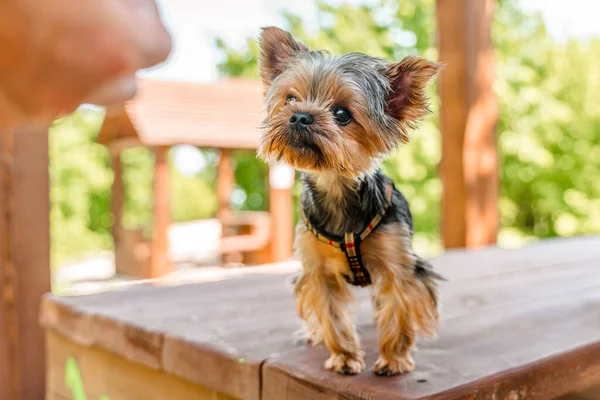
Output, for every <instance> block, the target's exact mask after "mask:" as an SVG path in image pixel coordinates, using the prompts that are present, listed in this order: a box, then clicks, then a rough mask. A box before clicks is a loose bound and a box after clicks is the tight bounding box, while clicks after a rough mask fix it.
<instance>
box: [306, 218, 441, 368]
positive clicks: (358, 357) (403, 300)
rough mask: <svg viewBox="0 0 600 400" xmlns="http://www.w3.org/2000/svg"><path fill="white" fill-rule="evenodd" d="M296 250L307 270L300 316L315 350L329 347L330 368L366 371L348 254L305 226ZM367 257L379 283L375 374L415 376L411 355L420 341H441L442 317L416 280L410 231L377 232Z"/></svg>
mask: <svg viewBox="0 0 600 400" xmlns="http://www.w3.org/2000/svg"><path fill="white" fill-rule="evenodd" d="M295 246H296V250H297V253H298V256H299V257H300V258H301V260H302V265H303V272H302V275H301V277H300V279H299V281H298V283H297V286H296V296H297V307H298V315H299V316H300V318H301V319H303V320H304V322H305V323H306V324H307V331H308V333H309V335H310V336H309V339H311V341H312V342H313V343H315V344H316V343H320V342H321V341H323V342H324V344H325V346H327V348H328V349H329V351H331V354H332V357H331V358H330V359H329V360H328V362H327V363H326V367H328V368H330V369H332V370H334V371H337V372H340V371H341V370H342V368H344V367H345V368H350V370H351V371H352V372H354V373H358V372H360V371H362V370H363V368H364V363H362V360H363V352H362V350H361V348H360V341H359V338H358V335H357V334H356V329H355V327H354V324H353V322H352V314H351V313H350V310H349V305H350V304H351V302H352V301H353V300H354V299H353V296H352V294H351V292H350V290H349V288H348V285H347V283H346V282H345V280H344V275H347V274H348V273H349V270H348V264H347V261H346V258H345V256H344V254H343V253H342V252H341V251H340V250H339V249H337V248H334V247H332V246H329V245H327V244H326V243H323V242H321V241H319V240H317V239H316V238H315V236H314V235H313V234H312V233H310V232H309V231H307V230H306V227H305V226H304V224H302V223H300V224H299V225H298V227H297V229H296V243H295ZM361 251H362V254H363V260H364V262H365V266H366V268H367V269H368V270H369V272H370V273H371V274H372V278H373V286H372V288H371V290H372V294H373V302H374V304H373V305H374V309H375V319H376V321H377V326H378V329H379V336H380V339H379V351H380V358H379V360H378V361H377V362H376V363H375V364H374V366H373V368H374V370H375V371H376V372H378V371H380V370H382V369H383V368H387V369H388V370H390V371H391V373H393V374H396V373H404V372H409V371H411V370H412V368H413V367H414V363H413V361H412V358H411V355H410V350H411V348H412V347H413V345H414V343H415V337H416V335H417V334H420V335H427V336H432V335H435V330H436V328H437V320H438V314H437V309H436V301H435V298H433V297H432V295H431V293H430V291H429V290H428V288H427V287H425V285H424V284H423V283H422V282H421V281H420V280H418V279H416V278H415V277H414V265H415V262H416V256H415V255H414V252H413V250H412V247H411V243H410V235H409V232H408V229H407V227H406V226H404V225H402V224H400V223H396V224H392V225H389V226H386V227H385V228H382V229H380V230H377V231H375V232H374V233H373V234H372V235H370V236H369V237H368V238H367V239H366V240H365V241H364V242H363V243H362V245H361ZM343 361H346V364H344V363H343ZM359 367H360V368H359Z"/></svg>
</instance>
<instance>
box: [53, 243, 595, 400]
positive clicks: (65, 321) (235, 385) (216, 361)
mask: <svg viewBox="0 0 600 400" xmlns="http://www.w3.org/2000/svg"><path fill="white" fill-rule="evenodd" d="M433 263H434V265H435V266H436V268H437V269H438V271H440V272H441V273H443V274H444V275H445V276H446V277H447V278H448V280H449V281H448V282H447V283H445V284H444V285H443V287H442V290H441V292H442V293H441V295H442V301H443V311H442V322H441V328H440V332H439V338H438V339H437V340H433V341H422V342H420V344H419V350H418V351H417V352H416V353H415V359H416V363H417V368H416V370H415V371H414V372H413V373H410V374H407V375H404V376H400V377H392V378H382V377H377V376H375V375H374V374H372V373H371V372H370V371H366V372H364V373H363V374H361V375H358V376H355V377H344V376H338V375H335V374H333V373H330V372H328V371H325V370H324V369H323V366H322V365H323V362H324V360H325V358H326V355H327V354H326V351H325V350H324V349H323V348H320V347H317V348H311V347H308V346H307V345H305V344H304V343H303V342H302V341H299V340H297V339H296V338H295V336H294V332H295V331H296V330H297V328H298V327H299V320H298V318H297V317H296V314H295V309H294V302H293V298H292V295H291V287H290V283H289V278H290V273H289V271H290V270H289V268H287V269H286V268H281V267H278V266H272V267H259V268H252V269H248V270H244V272H243V275H242V276H239V273H238V276H237V277H233V278H228V279H223V280H221V281H217V282H205V283H200V284H191V285H183V286H174V287H166V286H162V287H160V286H159V287H150V286H140V287H137V288H133V289H127V290H126V291H119V292H109V293H104V294H98V295H91V296H83V297H71V298H58V297H55V296H51V295H50V296H47V297H46V298H45V300H44V304H43V311H42V323H43V325H44V327H45V328H46V331H47V339H48V353H49V354H48V375H47V385H48V391H47V393H48V397H47V398H48V399H61V400H63V399H73V398H75V397H74V395H73V390H75V389H76V388H80V389H77V390H84V391H85V393H86V395H87V398H88V399H100V398H102V397H101V396H107V398H109V399H110V400H118V399H177V400H186V399H230V398H239V399H251V400H256V399H264V400H292V399H318V400H324V399H386V400H391V399H398V400H399V399H507V400H517V399H553V398H558V397H561V396H566V395H569V396H571V397H570V398H580V399H584V398H585V399H594V398H596V399H599V398H600V394H599V392H598V391H596V390H594V386H595V385H600V238H598V237H595V238H594V237H589V238H577V239H568V240H550V241H545V242H541V243H538V244H535V245H532V246H530V247H527V248H524V249H521V250H512V251H511V250H500V249H496V248H489V249H485V250H481V251H472V252H450V253H447V254H446V255H444V256H442V257H439V258H437V259H434V260H433ZM357 295H358V297H359V299H360V301H359V305H360V307H359V310H358V314H359V315H358V325H359V328H360V333H361V336H362V338H363V342H364V347H365V349H366V351H367V362H368V363H372V362H373V361H374V360H375V358H376V350H377V342H376V333H375V328H374V324H373V322H372V316H371V308H370V305H369V302H368V292H367V291H366V290H357ZM79 378H81V382H80V381H79ZM74 388H75V389H74Z"/></svg>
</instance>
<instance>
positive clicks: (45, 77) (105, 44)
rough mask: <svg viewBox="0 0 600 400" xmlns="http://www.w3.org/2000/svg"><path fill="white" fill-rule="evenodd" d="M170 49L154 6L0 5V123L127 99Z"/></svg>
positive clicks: (52, 0) (65, 1)
mask: <svg viewBox="0 0 600 400" xmlns="http://www.w3.org/2000/svg"><path fill="white" fill-rule="evenodd" d="M170 49H171V40H170V37H169V34H168V32H167V31H166V29H165V27H164V26H163V24H162V22H161V20H160V15H159V12H158V9H157V7H156V4H155V3H154V0H102V1H93V0H44V1H39V0H0V123H2V122H3V121H4V122H7V121H8V122H9V123H10V122H15V121H16V122H19V121H22V120H25V119H28V120H31V119H41V120H45V121H51V120H52V119H53V118H55V117H57V116H58V115H61V114H64V113H68V112H70V111H73V110H74V109H75V108H77V107H78V106H79V105H80V104H81V103H84V102H89V103H93V104H98V105H109V104H113V103H118V102H122V101H125V100H127V99H129V98H131V97H132V96H133V95H134V94H135V79H134V74H135V72H136V71H137V70H139V69H143V68H148V67H151V66H153V65H156V64H158V63H160V62H162V61H164V60H165V59H166V58H167V57H168V55H169V53H170Z"/></svg>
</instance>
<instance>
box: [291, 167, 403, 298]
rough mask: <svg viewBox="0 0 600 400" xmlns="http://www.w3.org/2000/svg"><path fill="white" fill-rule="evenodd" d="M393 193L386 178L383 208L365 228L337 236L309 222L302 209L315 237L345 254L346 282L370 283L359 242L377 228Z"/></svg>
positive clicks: (363, 284) (306, 222)
mask: <svg viewBox="0 0 600 400" xmlns="http://www.w3.org/2000/svg"><path fill="white" fill-rule="evenodd" d="M393 195H394V184H393V183H392V181H391V179H389V178H387V180H386V198H385V203H384V205H383V208H382V209H380V210H379V211H378V212H377V214H376V215H375V217H373V218H372V219H371V220H370V221H369V223H367V224H366V226H365V228H364V229H363V230H362V231H361V232H360V233H354V232H346V233H344V236H343V237H339V236H336V235H331V234H329V233H327V232H324V231H323V230H321V229H319V228H317V227H316V226H315V225H314V224H312V223H311V222H310V220H309V219H308V217H307V216H306V213H305V212H304V209H302V210H301V211H302V219H303V220H304V224H305V225H306V228H307V229H308V230H309V231H310V232H311V233H312V234H313V235H315V237H316V238H317V239H318V240H320V241H322V242H324V243H327V244H329V245H330V246H333V247H338V248H339V249H340V250H342V251H343V252H344V254H345V255H346V259H347V260H348V265H349V267H350V276H346V280H347V281H348V283H350V284H352V285H356V286H363V287H364V286H368V285H370V284H371V274H369V271H368V270H367V268H365V265H364V263H363V259H362V256H361V254H360V244H361V243H362V241H363V240H365V239H366V238H367V237H368V236H369V235H370V234H371V232H373V231H374V230H375V228H377V225H379V223H380V222H381V220H382V219H383V217H384V216H385V214H386V213H387V210H388V208H389V206H390V204H392V196H393Z"/></svg>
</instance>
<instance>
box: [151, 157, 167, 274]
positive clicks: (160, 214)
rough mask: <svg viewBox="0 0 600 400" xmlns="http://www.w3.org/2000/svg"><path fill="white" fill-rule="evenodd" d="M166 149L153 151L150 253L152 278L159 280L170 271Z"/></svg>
mask: <svg viewBox="0 0 600 400" xmlns="http://www.w3.org/2000/svg"><path fill="white" fill-rule="evenodd" d="M168 153H169V148H168V147H158V148H157V149H156V151H155V155H156V161H155V170H154V221H153V229H154V231H153V235H152V245H151V246H152V251H151V261H150V262H151V267H150V268H151V272H150V275H151V277H152V278H159V277H162V276H164V275H166V274H168V273H169V272H170V271H171V260H170V257H169V225H170V224H171V210H170V201H169V200H170V190H169V189H170V187H169V163H168V159H167V156H168Z"/></svg>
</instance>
